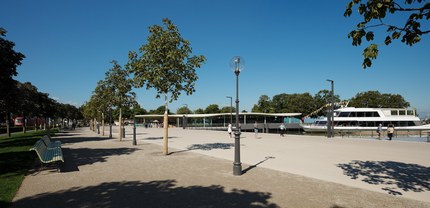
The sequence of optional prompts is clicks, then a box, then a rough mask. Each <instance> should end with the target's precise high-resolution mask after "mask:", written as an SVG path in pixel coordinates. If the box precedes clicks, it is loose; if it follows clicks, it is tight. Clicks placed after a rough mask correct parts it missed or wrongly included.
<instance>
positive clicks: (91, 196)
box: [12, 180, 279, 208]
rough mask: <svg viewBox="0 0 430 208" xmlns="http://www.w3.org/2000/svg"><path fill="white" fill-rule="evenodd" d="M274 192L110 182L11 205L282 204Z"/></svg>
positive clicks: (165, 182)
mask: <svg viewBox="0 0 430 208" xmlns="http://www.w3.org/2000/svg"><path fill="white" fill-rule="evenodd" d="M270 198H271V193H264V192H250V191H247V190H239V189H234V190H232V191H229V192H226V191H225V190H224V187H223V186H220V185H212V186H207V187H205V186H188V187H184V186H176V181H175V180H160V181H150V182H140V181H129V182H108V183H102V184H100V185H97V186H88V187H75V188H71V189H69V190H64V191H60V192H55V193H44V194H39V195H36V196H32V197H28V198H24V199H21V200H18V201H16V202H15V203H14V204H13V206H12V207H52V206H53V205H55V207H73V208H76V207H279V206H278V205H276V204H274V203H270V202H269V201H268V200H269V199H270Z"/></svg>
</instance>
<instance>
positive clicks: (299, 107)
mask: <svg viewBox="0 0 430 208" xmlns="http://www.w3.org/2000/svg"><path fill="white" fill-rule="evenodd" d="M340 101H341V99H340V96H339V95H334V99H333V102H335V103H339V102H340ZM347 101H348V103H349V104H348V106H350V107H357V108H362V107H369V108H407V107H410V104H409V102H407V101H405V99H404V98H403V97H402V96H401V95H399V94H390V93H380V92H379V91H367V92H360V93H358V94H356V95H355V96H354V97H352V98H351V99H348V100H347ZM329 102H330V91H328V90H321V91H319V92H318V93H317V94H315V95H314V96H312V95H311V94H309V93H302V94H285V93H282V94H278V95H275V96H273V98H272V99H270V97H269V96H267V95H262V96H260V98H259V100H258V103H257V104H255V105H254V107H253V108H252V112H261V113H290V112H295V113H302V115H303V116H306V115H309V114H311V113H312V112H314V111H315V110H317V109H319V108H321V107H323V106H326V105H327V104H328V103H329ZM325 113H326V112H325V111H324V110H322V111H320V112H318V113H316V114H313V115H312V116H311V117H319V116H325Z"/></svg>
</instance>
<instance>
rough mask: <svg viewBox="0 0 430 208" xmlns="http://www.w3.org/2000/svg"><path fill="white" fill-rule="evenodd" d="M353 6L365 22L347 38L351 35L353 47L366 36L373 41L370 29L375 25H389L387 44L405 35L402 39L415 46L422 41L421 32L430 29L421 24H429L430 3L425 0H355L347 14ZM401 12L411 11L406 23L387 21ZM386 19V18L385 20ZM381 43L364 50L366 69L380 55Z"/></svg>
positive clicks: (351, 2) (349, 13)
mask: <svg viewBox="0 0 430 208" xmlns="http://www.w3.org/2000/svg"><path fill="white" fill-rule="evenodd" d="M400 2H403V3H400ZM354 7H357V9H358V14H359V15H360V16H362V18H363V21H362V22H360V23H359V24H357V27H356V29H355V30H353V31H351V32H350V33H349V34H348V38H352V45H353V46H359V45H361V42H362V38H363V37H365V38H366V41H368V42H373V41H374V33H373V31H369V30H370V29H372V28H375V27H385V28H386V31H387V33H388V36H386V37H385V40H384V44H385V45H389V44H391V43H392V41H393V40H396V39H399V38H400V37H402V39H401V41H402V42H403V43H405V44H406V45H409V46H412V45H414V44H416V43H418V42H419V41H421V36H422V35H424V34H427V33H430V30H426V31H422V30H421V29H422V27H421V24H422V23H424V24H428V22H427V21H428V20H429V19H430V3H426V2H425V1H423V0H406V1H396V0H367V1H366V0H352V1H350V2H348V4H347V7H346V10H345V13H344V16H345V17H349V16H351V14H352V9H353V8H354ZM400 13H408V14H410V15H409V17H408V18H407V19H406V20H405V24H404V25H391V24H387V23H386V22H389V20H390V18H392V17H393V15H395V14H400ZM388 14H390V15H388ZM385 20H387V21H386V22H385ZM426 29H428V28H426ZM378 45H379V44H374V43H371V44H370V46H368V47H366V48H365V49H364V52H363V57H364V60H363V64H362V66H363V68H367V67H370V66H371V65H372V60H373V59H376V57H378Z"/></svg>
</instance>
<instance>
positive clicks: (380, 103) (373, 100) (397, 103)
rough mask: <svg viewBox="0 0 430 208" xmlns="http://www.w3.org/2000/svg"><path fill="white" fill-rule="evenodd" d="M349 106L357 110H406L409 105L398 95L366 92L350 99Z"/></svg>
mask: <svg viewBox="0 0 430 208" xmlns="http://www.w3.org/2000/svg"><path fill="white" fill-rule="evenodd" d="M349 106H352V107H357V108H362V107H369V108H407V107H409V106H410V104H409V102H406V101H405V99H404V98H403V97H402V96H401V95H399V94H388V93H380V92H378V91H367V92H360V93H358V94H357V95H355V96H354V97H353V98H351V100H350V102H349Z"/></svg>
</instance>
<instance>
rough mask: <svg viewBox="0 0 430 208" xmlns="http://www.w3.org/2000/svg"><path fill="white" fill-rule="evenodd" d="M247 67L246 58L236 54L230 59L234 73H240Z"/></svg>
mask: <svg viewBox="0 0 430 208" xmlns="http://www.w3.org/2000/svg"><path fill="white" fill-rule="evenodd" d="M244 68H245V60H244V59H243V58H242V57H240V56H234V57H233V58H232V59H231V60H230V69H232V70H233V71H234V73H236V74H239V73H240V72H241V71H242V70H243V69H244Z"/></svg>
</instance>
